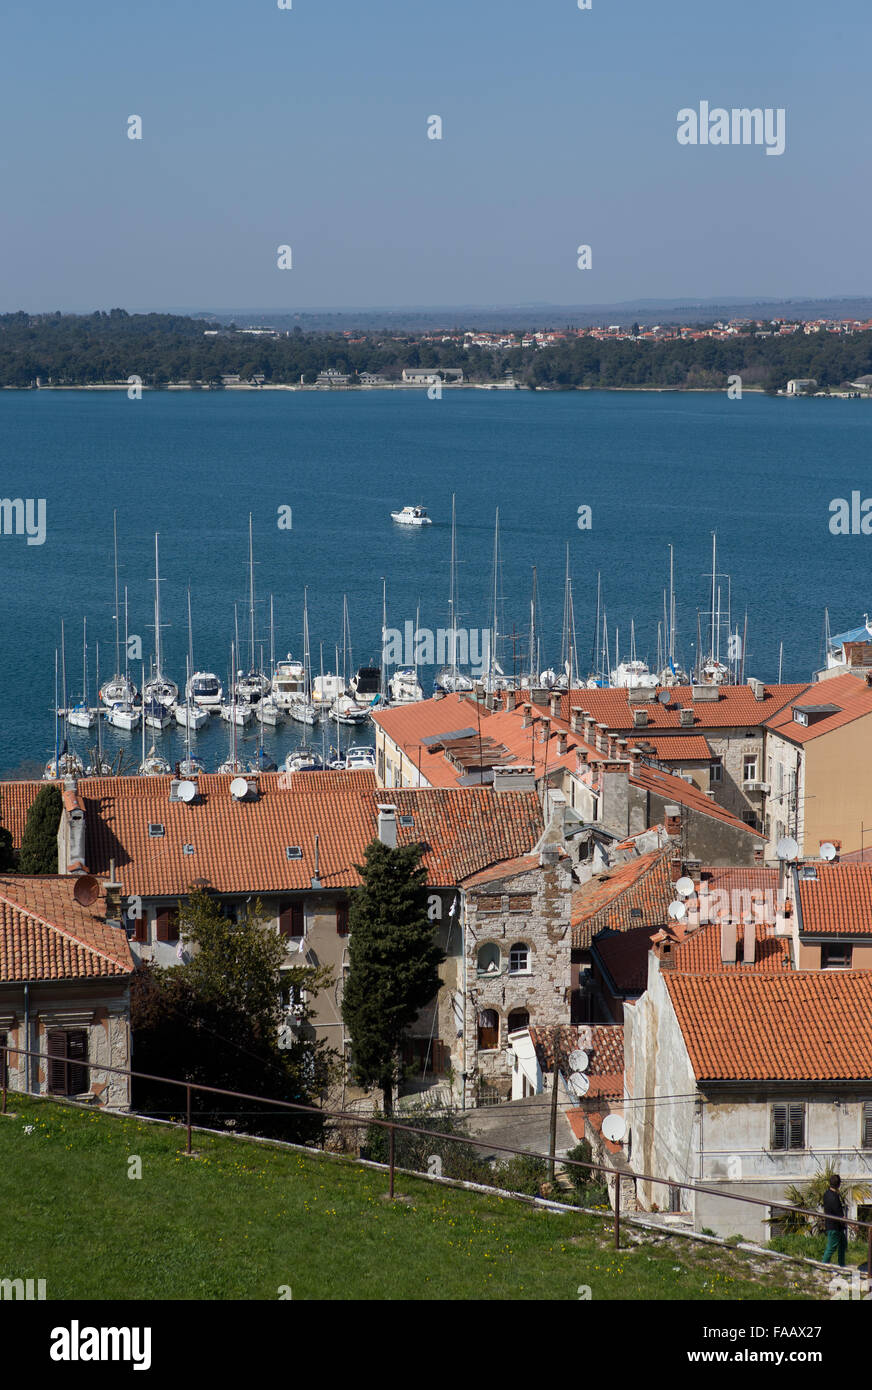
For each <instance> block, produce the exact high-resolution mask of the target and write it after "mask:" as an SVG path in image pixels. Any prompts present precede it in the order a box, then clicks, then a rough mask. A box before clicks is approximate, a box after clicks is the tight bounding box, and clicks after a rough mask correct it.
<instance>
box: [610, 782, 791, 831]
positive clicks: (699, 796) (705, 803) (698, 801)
mask: <svg viewBox="0 0 872 1390" xmlns="http://www.w3.org/2000/svg"><path fill="white" fill-rule="evenodd" d="M630 782H631V783H632V784H633V785H634V786H636V787H642V788H643V789H644V790H645V791H649V792H655V793H656V794H657V795H658V796H663V797H665V798H666V799H667V800H668V801H677V802H678V803H679V805H680V806H687V807H688V809H689V810H693V811H697V812H698V813H699V814H700V815H702V816H711V817H712V819H713V820H719V821H721V822H723V824H724V825H732V826H733V827H734V828H735V829H737V830H744V831H745V832H746V833H747V834H748V835H751V836H753V838H754V839H755V840H758V841H760V840H765V839H766V836H765V835H763V834H761V832H760V831H759V830H755V829H754V828H753V826H750V825H746V824H745V822H744V821H743V820H740V819H739V817H738V816H734V815H733V813H732V811H727V810H725V809H724V807H723V806H719V805H718V803H717V802H716V801H713V800H712V798H711V797H710V796H707V795H706V793H705V792H703V791H700V789H699V787H697V786H696V785H695V784H694V783H692V782H685V781H684V779H683V778H681V777H678V776H676V775H675V773H673V772H665V771H663V769H662V768H657V767H649V766H648V765H647V764H646V763H641V764H639V765H638V767H637V770H636V772H634V773H633V774H632V775H631V776H630Z"/></svg>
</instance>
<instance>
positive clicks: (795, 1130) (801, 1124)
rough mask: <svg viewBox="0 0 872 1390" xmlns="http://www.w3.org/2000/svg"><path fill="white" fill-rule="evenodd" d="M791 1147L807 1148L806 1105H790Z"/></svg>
mask: <svg viewBox="0 0 872 1390" xmlns="http://www.w3.org/2000/svg"><path fill="white" fill-rule="evenodd" d="M790 1147H791V1148H792V1149H804V1148H805V1106H804V1105H802V1104H799V1105H791V1107H790Z"/></svg>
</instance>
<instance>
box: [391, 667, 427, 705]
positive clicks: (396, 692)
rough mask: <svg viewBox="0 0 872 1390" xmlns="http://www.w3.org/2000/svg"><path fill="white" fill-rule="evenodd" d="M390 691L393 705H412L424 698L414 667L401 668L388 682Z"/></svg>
mask: <svg viewBox="0 0 872 1390" xmlns="http://www.w3.org/2000/svg"><path fill="white" fill-rule="evenodd" d="M388 690H389V691H390V693H391V704H393V705H411V704H414V703H415V702H416V701H417V700H423V698H424V691H423V689H422V687H421V682H420V681H419V680H418V673H417V671H416V670H415V668H414V666H400V667H399V668H398V670H396V671H395V672H394V674H393V675H392V676H391V678H390V680H389V681H388Z"/></svg>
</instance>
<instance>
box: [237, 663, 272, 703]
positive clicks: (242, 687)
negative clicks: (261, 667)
mask: <svg viewBox="0 0 872 1390" xmlns="http://www.w3.org/2000/svg"><path fill="white" fill-rule="evenodd" d="M234 689H235V691H236V699H237V700H238V701H241V702H244V703H247V704H249V705H256V704H257V703H258V701H259V700H262V699H263V697H264V696H265V695H268V694H269V693H270V681H269V676H266V675H264V673H263V671H237V672H236V684H235V686H234Z"/></svg>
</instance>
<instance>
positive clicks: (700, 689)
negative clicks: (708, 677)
mask: <svg viewBox="0 0 872 1390" xmlns="http://www.w3.org/2000/svg"><path fill="white" fill-rule="evenodd" d="M690 688H691V692H692V694H693V699H694V701H697V700H719V699H720V698H721V691H720V686H717V685H692V686H691V687H690Z"/></svg>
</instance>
